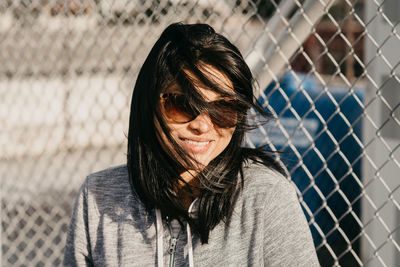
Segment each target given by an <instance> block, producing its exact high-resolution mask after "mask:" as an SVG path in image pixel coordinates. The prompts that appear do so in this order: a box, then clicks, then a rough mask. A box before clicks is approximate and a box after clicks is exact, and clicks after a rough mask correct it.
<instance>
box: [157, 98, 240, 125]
mask: <svg viewBox="0 0 400 267" xmlns="http://www.w3.org/2000/svg"><path fill="white" fill-rule="evenodd" d="M168 95H183V94H175V93H161V94H160V100H161V104H162V106H163V109H164V112H165V115H166V116H167V117H168V118H169V119H171V120H172V121H174V122H176V123H181V124H184V123H188V122H191V121H193V120H194V119H196V118H197V116H199V114H200V113H201V112H199V113H198V114H197V115H196V114H191V112H187V113H186V112H182V113H186V114H185V115H189V116H188V117H189V119H188V120H187V121H179V120H174V118H172V117H170V116H168V114H167V113H168V112H166V108H165V102H166V101H167V100H168V98H169V97H168ZM217 102H226V103H229V102H235V104H233V105H239V104H238V102H239V101H238V100H237V99H235V98H222V99H218V100H214V101H210V102H208V103H207V104H209V105H213V103H214V106H216V107H217V106H218V105H216V104H215V103H217ZM177 110H178V112H180V110H179V108H177ZM232 110H233V109H232ZM238 111H239V109H238V110H237V111H235V114H236V122H237V119H238V117H237V113H238ZM209 116H210V118H211V120H212V122H213V123H214V124H216V125H218V126H219V127H221V128H232V127H235V126H236V123H235V124H223V125H221V124H222V123H221V122H220V121H218V120H216V119H215V118H214V117H213V116H211V115H209ZM225 122H226V121H225Z"/></svg>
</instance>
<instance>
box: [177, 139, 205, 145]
mask: <svg viewBox="0 0 400 267" xmlns="http://www.w3.org/2000/svg"><path fill="white" fill-rule="evenodd" d="M182 140H183V142H185V143H188V144H191V145H196V146H206V145H208V144H209V143H210V142H211V141H202V142H199V141H194V140H190V139H182Z"/></svg>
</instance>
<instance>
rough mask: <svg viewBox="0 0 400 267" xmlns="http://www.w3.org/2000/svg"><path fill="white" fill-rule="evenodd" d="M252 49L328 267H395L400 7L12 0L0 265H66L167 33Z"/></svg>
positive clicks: (5, 71)
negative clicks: (89, 193) (94, 180)
mask: <svg viewBox="0 0 400 267" xmlns="http://www.w3.org/2000/svg"><path fill="white" fill-rule="evenodd" d="M176 21H183V22H206V23H209V24H211V25H212V26H213V27H214V28H215V29H216V30H217V31H218V32H221V33H222V34H224V35H225V36H227V37H228V38H229V39H230V40H231V41H233V43H235V44H236V45H237V46H238V47H239V48H240V49H241V51H242V52H243V54H244V55H245V57H246V60H247V61H248V63H249V65H250V66H251V68H252V70H253V72H254V74H255V75H256V77H257V79H258V81H259V83H258V91H257V94H258V95H259V96H260V98H259V99H260V101H261V102H262V104H263V106H264V107H265V109H267V110H268V111H270V112H271V113H272V114H273V115H274V116H275V119H274V120H272V121H271V122H270V123H268V124H267V125H265V126H263V127H260V128H259V129H256V130H254V131H252V132H251V133H250V134H249V135H248V136H247V145H248V146H260V145H266V146H267V147H270V148H272V149H276V150H279V151H282V152H283V153H280V154H279V157H280V158H281V160H282V161H284V162H285V164H286V166H287V172H288V175H290V177H291V178H290V179H291V180H292V181H293V182H294V183H295V184H296V185H297V188H298V194H299V197H300V201H301V204H302V207H303V209H304V213H305V214H306V217H307V219H308V220H309V225H310V228H311V232H312V235H313V238H314V243H315V247H316V249H317V253H318V257H319V260H320V263H321V265H322V266H399V262H400V246H399V243H400V229H399V228H400V212H399V210H400V206H399V201H400V190H399V187H400V175H399V173H400V149H399V146H400V108H399V106H400V76H399V75H398V74H397V72H398V70H397V69H398V66H399V64H400V53H399V52H398V50H399V49H398V48H399V47H400V35H399V30H400V27H399V25H398V23H399V22H400V4H399V2H398V1H397V0H336V1H334V0H304V1H302V0H282V1H278V0H221V1H217V0H197V1H189V0H188V1H185V0H166V1H164V0H137V1H128V0H2V1H0V62H1V64H0V124H1V130H0V177H1V191H0V198H1V222H2V228H1V244H2V253H1V262H2V265H3V266H53V265H60V264H61V262H62V257H63V256H62V255H63V249H64V245H65V235H66V231H67V228H68V223H69V217H70V215H71V211H72V205H73V203H74V199H75V195H76V193H77V190H78V188H79V187H80V185H81V183H82V182H83V180H84V178H85V176H86V175H87V174H89V173H91V172H94V171H97V170H100V169H103V168H107V167H110V166H113V165H118V164H123V163H124V162H125V155H126V154H125V153H126V143H127V142H126V137H125V135H126V133H127V128H128V116H129V104H130V97H131V93H132V88H133V85H134V82H135V78H136V75H137V73H138V69H139V67H140V66H141V64H142V62H143V61H144V58H145V56H146V55H147V53H148V52H149V50H150V48H151V47H152V45H153V43H154V42H155V40H156V39H157V38H158V36H159V34H160V33H161V31H162V30H163V29H164V28H165V27H166V26H167V25H168V24H170V23H172V22H176Z"/></svg>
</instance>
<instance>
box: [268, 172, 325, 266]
mask: <svg viewBox="0 0 400 267" xmlns="http://www.w3.org/2000/svg"><path fill="white" fill-rule="evenodd" d="M273 187H274V188H273V190H272V194H271V195H270V197H267V198H266V203H265V205H264V226H263V228H264V264H265V265H266V266H305V267H311V266H320V265H319V262H318V258H317V255H316V251H315V247H314V243H313V240H312V237H311V232H310V228H309V226H308V223H307V220H306V218H305V216H304V213H303V211H302V209H301V207H300V203H299V201H298V198H297V195H296V191H295V189H294V187H293V185H292V184H290V183H289V182H288V181H287V180H286V179H285V178H283V177H282V179H281V181H280V182H278V183H276V184H275V185H274V186H273Z"/></svg>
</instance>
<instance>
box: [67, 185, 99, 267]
mask: <svg viewBox="0 0 400 267" xmlns="http://www.w3.org/2000/svg"><path fill="white" fill-rule="evenodd" d="M87 191H88V190H87V180H86V182H85V183H84V184H83V185H82V187H81V189H80V191H79V193H78V196H77V198H76V200H75V206H74V210H73V213H72V218H71V222H70V225H69V230H68V233H67V242H66V246H65V252H64V263H63V266H93V262H92V259H91V253H90V242H89V231H88V201H87V199H88V197H87Z"/></svg>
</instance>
